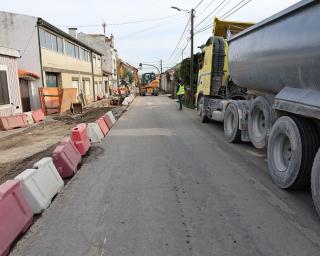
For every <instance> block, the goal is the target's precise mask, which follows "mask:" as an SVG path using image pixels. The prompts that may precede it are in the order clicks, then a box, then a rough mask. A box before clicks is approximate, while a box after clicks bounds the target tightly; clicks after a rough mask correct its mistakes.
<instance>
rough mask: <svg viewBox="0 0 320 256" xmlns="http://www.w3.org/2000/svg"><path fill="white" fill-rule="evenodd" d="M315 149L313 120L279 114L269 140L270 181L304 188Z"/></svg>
mask: <svg viewBox="0 0 320 256" xmlns="http://www.w3.org/2000/svg"><path fill="white" fill-rule="evenodd" d="M318 148H319V135H318V133H317V130H316V127H315V125H314V123H312V122H311V121H310V120H307V119H303V118H298V117H295V116H292V117H289V116H283V117H280V118H279V119H278V120H277V121H276V123H275V124H274V126H273V127H272V130H271V133H270V137H269V141H268V167H269V173H270V176H271V178H272V179H273V181H274V182H275V183H276V184H277V185H278V186H279V187H280V188H284V189H304V188H306V187H307V186H308V185H309V184H310V173H311V166H312V162H313V159H314V156H315V155H316V152H317V150H318Z"/></svg>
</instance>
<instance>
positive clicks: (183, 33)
mask: <svg viewBox="0 0 320 256" xmlns="http://www.w3.org/2000/svg"><path fill="white" fill-rule="evenodd" d="M190 19H191V17H190V18H189V19H188V22H187V24H186V26H185V28H184V30H183V32H182V34H181V36H180V38H179V41H178V43H177V45H176V47H175V48H174V50H173V51H172V53H171V55H170V57H169V58H168V61H169V60H170V59H171V57H172V56H173V54H174V53H175V51H176V50H177V49H178V47H179V45H180V43H181V40H182V39H183V37H184V36H185V33H186V31H187V28H188V25H189V23H190Z"/></svg>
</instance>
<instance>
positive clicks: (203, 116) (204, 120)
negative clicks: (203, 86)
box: [197, 96, 209, 123]
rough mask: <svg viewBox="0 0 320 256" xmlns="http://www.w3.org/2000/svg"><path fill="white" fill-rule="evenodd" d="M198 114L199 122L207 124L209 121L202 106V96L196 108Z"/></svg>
mask: <svg viewBox="0 0 320 256" xmlns="http://www.w3.org/2000/svg"><path fill="white" fill-rule="evenodd" d="M197 110H198V114H199V117H200V122H201V123H207V122H208V121H209V119H208V117H207V115H206V111H205V106H204V97H203V96H202V97H201V98H200V99H199V101H198V106H197Z"/></svg>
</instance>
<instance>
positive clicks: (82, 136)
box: [71, 124, 91, 156]
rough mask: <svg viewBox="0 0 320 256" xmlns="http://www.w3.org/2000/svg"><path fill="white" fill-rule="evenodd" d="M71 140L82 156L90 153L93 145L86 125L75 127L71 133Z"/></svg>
mask: <svg viewBox="0 0 320 256" xmlns="http://www.w3.org/2000/svg"><path fill="white" fill-rule="evenodd" d="M71 139H72V141H73V143H74V144H75V146H76V148H77V149H78V151H79V152H80V154H81V155H82V156H83V155H85V154H86V153H87V152H88V150H89V148H90V146H91V145H90V140H89V136H88V131H87V125H86V124H78V125H77V126H76V127H74V128H73V129H72V131H71Z"/></svg>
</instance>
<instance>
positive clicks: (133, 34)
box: [117, 22, 168, 39]
mask: <svg viewBox="0 0 320 256" xmlns="http://www.w3.org/2000/svg"><path fill="white" fill-rule="evenodd" d="M164 25H168V23H167V22H166V23H163V24H158V25H155V26H151V27H148V28H145V29H142V30H138V31H136V32H134V33H130V34H127V35H123V36H119V37H117V39H122V38H127V37H131V36H135V35H138V34H141V33H144V32H146V31H149V30H153V29H156V28H158V27H160V26H164Z"/></svg>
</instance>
